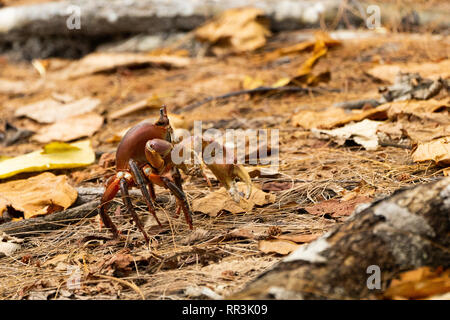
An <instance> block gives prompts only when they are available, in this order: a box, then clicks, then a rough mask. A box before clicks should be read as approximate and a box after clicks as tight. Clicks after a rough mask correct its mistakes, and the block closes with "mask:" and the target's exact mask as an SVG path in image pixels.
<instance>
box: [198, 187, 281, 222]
mask: <svg viewBox="0 0 450 320" xmlns="http://www.w3.org/2000/svg"><path fill="white" fill-rule="evenodd" d="M237 188H238V190H239V191H240V192H244V190H245V188H246V187H245V184H244V183H242V182H238V183H237ZM273 202H275V195H273V194H270V193H266V192H264V191H261V190H259V189H258V188H256V187H255V186H253V188H252V193H251V195H250V198H249V199H244V198H241V199H240V202H239V203H236V202H235V201H234V200H233V199H232V198H231V196H230V195H229V194H228V192H227V191H226V190H225V188H220V189H219V190H217V191H214V192H212V193H210V194H208V195H207V196H206V197H204V198H200V199H195V200H194V201H193V202H192V209H193V211H197V212H202V213H205V214H207V215H209V216H211V217H216V216H217V215H218V214H219V213H220V212H221V211H228V212H231V213H242V212H248V211H251V210H252V209H253V207H254V206H263V205H265V204H268V203H273Z"/></svg>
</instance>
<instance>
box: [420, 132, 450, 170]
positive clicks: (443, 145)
mask: <svg viewBox="0 0 450 320" xmlns="http://www.w3.org/2000/svg"><path fill="white" fill-rule="evenodd" d="M412 158H413V160H414V161H415V162H421V161H428V160H432V161H434V162H436V164H440V165H449V164H450V136H448V137H443V138H440V139H437V140H432V141H429V142H425V143H419V144H418V146H417V148H416V150H414V152H413V154H412Z"/></svg>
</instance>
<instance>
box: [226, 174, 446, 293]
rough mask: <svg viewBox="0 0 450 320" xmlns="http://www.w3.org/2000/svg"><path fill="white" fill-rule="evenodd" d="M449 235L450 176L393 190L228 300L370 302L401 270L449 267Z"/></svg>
mask: <svg viewBox="0 0 450 320" xmlns="http://www.w3.org/2000/svg"><path fill="white" fill-rule="evenodd" d="M449 231H450V177H448V178H445V179H441V180H438V181H437V182H433V183H429V184H424V185H419V186H417V187H414V188H411V189H407V190H400V191H397V192H395V193H394V194H393V195H392V196H390V197H388V198H386V199H384V200H380V201H376V202H374V203H372V204H371V205H370V206H369V207H368V208H366V209H364V210H362V211H360V212H355V213H354V214H353V215H352V216H351V217H350V218H349V219H348V220H347V221H346V222H345V223H344V224H342V225H340V226H338V227H337V228H336V229H334V230H333V231H331V232H329V233H328V234H326V235H324V236H322V237H321V238H319V239H317V240H316V241H314V242H312V243H310V244H308V245H305V246H302V247H300V248H299V249H298V250H296V251H294V252H293V253H292V254H290V255H289V256H287V257H286V258H285V259H283V260H282V261H281V262H280V263H278V264H276V265H275V266H274V267H273V268H272V269H271V270H268V271H266V272H265V273H263V274H261V275H260V276H258V277H257V278H256V279H255V280H254V281H252V282H251V283H250V284H248V285H247V287H246V288H244V289H243V290H242V291H241V292H238V293H236V294H234V295H233V296H231V297H229V298H230V299H366V298H369V299H370V298H376V297H377V296H378V295H379V294H380V293H382V292H383V291H384V290H385V289H386V288H387V286H388V285H389V283H390V281H391V280H392V279H393V278H394V277H395V276H396V275H398V274H399V273H400V272H403V271H406V270H412V269H416V268H418V267H422V266H429V267H438V266H442V267H444V268H449V267H450V250H449V248H450V237H449ZM378 271H379V276H380V277H379V285H377V284H376V281H375V280H376V278H374V277H376V276H377V275H376V274H375V273H376V272H378ZM374 281H375V282H374ZM373 285H375V287H374V286H373Z"/></svg>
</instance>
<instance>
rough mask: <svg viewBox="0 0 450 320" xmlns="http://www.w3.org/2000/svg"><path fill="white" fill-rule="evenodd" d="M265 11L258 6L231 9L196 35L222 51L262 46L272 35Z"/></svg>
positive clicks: (245, 49) (196, 32) (198, 30)
mask: <svg viewBox="0 0 450 320" xmlns="http://www.w3.org/2000/svg"><path fill="white" fill-rule="evenodd" d="M263 15H264V11H263V10H261V9H257V8H236V9H230V10H227V11H225V12H223V13H222V14H220V15H219V16H218V17H216V18H214V19H213V20H212V21H210V22H207V23H206V24H205V25H203V26H200V27H199V28H197V29H196V30H195V36H196V37H197V38H198V39H199V40H202V41H207V42H209V43H211V44H213V45H214V46H215V48H214V49H215V52H216V53H220V51H230V50H231V51H235V52H242V51H251V50H255V49H257V48H260V47H262V46H263V45H265V43H266V37H267V36H269V35H270V31H269V28H268V26H267V23H265V20H263V19H261V17H262V16H263Z"/></svg>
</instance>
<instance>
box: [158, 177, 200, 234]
mask: <svg viewBox="0 0 450 320" xmlns="http://www.w3.org/2000/svg"><path fill="white" fill-rule="evenodd" d="M161 180H162V181H163V182H164V185H165V186H166V187H167V188H168V189H169V190H170V191H171V192H172V193H173V194H174V196H175V197H176V198H177V202H178V205H179V206H180V207H181V209H183V212H184V217H185V218H186V222H187V224H188V225H189V229H191V230H192V229H193V228H194V227H193V225H192V213H191V209H190V208H189V203H188V201H187V198H186V194H185V193H184V192H183V189H182V188H181V185H180V187H179V186H177V185H176V183H175V182H173V181H172V180H170V179H169V178H167V177H161ZM177 211H178V210H177Z"/></svg>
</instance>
